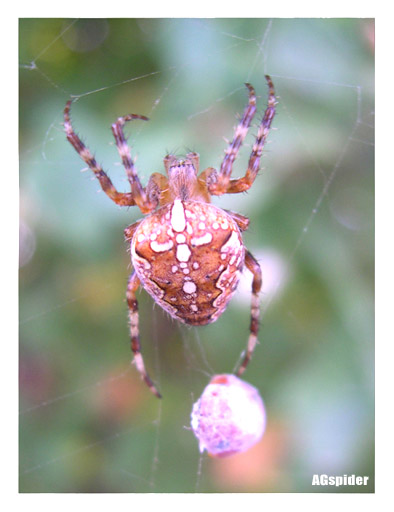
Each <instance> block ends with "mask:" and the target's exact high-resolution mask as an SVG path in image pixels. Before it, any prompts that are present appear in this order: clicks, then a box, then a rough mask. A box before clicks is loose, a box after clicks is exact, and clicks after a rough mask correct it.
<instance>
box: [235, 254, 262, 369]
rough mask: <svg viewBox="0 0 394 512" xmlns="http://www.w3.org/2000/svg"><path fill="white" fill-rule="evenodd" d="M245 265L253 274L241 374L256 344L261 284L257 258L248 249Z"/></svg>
mask: <svg viewBox="0 0 394 512" xmlns="http://www.w3.org/2000/svg"><path fill="white" fill-rule="evenodd" d="M245 265H246V268H247V269H248V270H250V272H252V274H253V282H252V306H251V315H250V335H249V339H248V345H247V349H246V354H245V356H244V359H243V361H242V363H241V366H240V367H239V369H238V371H237V375H238V376H241V375H242V374H243V372H244V371H245V369H246V367H247V365H248V363H249V361H250V359H251V357H252V354H253V351H254V349H255V347H256V344H257V341H258V340H257V334H258V331H259V317H260V301H259V293H260V290H261V286H262V283H263V281H262V276H261V268H260V265H259V264H258V262H257V260H256V259H255V258H254V257H253V256H252V255H251V253H250V252H249V251H246V253H245Z"/></svg>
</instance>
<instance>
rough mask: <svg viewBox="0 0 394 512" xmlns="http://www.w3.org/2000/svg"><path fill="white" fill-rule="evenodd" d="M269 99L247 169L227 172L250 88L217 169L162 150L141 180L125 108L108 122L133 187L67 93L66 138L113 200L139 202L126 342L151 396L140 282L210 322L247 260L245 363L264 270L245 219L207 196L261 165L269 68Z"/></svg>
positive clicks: (130, 234) (181, 310)
mask: <svg viewBox="0 0 394 512" xmlns="http://www.w3.org/2000/svg"><path fill="white" fill-rule="evenodd" d="M266 80H267V83H268V87H269V96H268V106H267V109H266V111H265V113H264V116H263V119H262V121H261V123H260V126H259V128H258V132H257V137H256V140H255V143H254V145H253V148H252V152H251V155H250V158H249V163H248V168H247V170H246V173H245V175H244V176H243V177H241V178H236V179H231V172H232V166H233V162H234V160H235V158H236V156H237V154H238V151H239V148H240V147H241V145H242V142H243V140H244V138H245V136H246V134H247V131H248V129H249V126H250V124H251V122H252V119H253V117H254V115H255V113H256V95H255V91H254V89H253V87H252V86H251V85H250V84H246V86H247V88H248V90H249V102H248V105H247V107H246V109H245V111H244V114H243V116H242V119H241V121H240V123H239V124H238V126H237V128H236V130H235V134H234V138H233V140H232V142H231V143H230V144H229V146H228V149H227V150H226V152H225V157H224V159H223V162H222V165H221V167H220V170H219V171H216V170H215V169H213V168H211V167H208V168H207V169H205V170H204V171H203V172H201V173H200V174H199V156H198V154H197V153H189V154H187V155H186V158H185V159H178V158H177V157H175V156H174V155H167V156H166V157H165V158H164V167H165V171H166V175H163V174H160V173H154V174H152V175H151V177H150V179H149V182H148V184H147V186H146V187H143V186H142V185H141V182H140V180H139V178H138V175H137V173H136V171H135V168H134V162H133V160H132V158H131V155H130V150H129V147H128V145H127V143H126V139H125V136H124V133H123V126H124V124H125V122H126V121H131V120H133V119H140V120H144V121H146V120H147V118H146V117H145V116H141V115H137V114H129V115H127V116H124V117H120V118H118V120H117V121H116V123H114V124H113V125H112V132H113V135H114V137H115V141H116V145H117V148H118V151H119V154H120V157H121V159H122V162H123V165H124V167H125V169H126V173H127V178H128V180H129V183H130V189H131V191H130V192H126V193H122V192H118V191H117V190H116V189H115V187H114V185H113V184H112V182H111V180H110V178H109V177H108V176H107V174H106V173H105V172H104V171H103V169H102V168H101V167H100V166H99V165H98V164H97V162H96V160H95V159H94V157H93V155H92V154H91V152H90V151H89V149H88V148H87V147H86V146H85V145H84V144H83V142H82V141H81V139H80V138H79V137H78V135H77V134H76V133H75V131H74V129H73V127H72V125H71V121H70V108H71V103H72V101H71V100H70V101H68V102H67V105H66V107H65V109H64V127H65V131H66V134H67V139H68V140H69V141H70V143H71V144H72V145H73V146H74V148H75V149H76V151H77V152H78V153H79V155H80V156H81V158H82V159H83V160H84V161H85V162H86V163H87V165H88V166H89V167H90V169H91V170H92V171H93V172H94V174H95V175H96V177H97V178H98V180H99V182H100V185H101V187H102V189H103V190H104V192H105V193H106V194H107V195H108V196H109V197H110V198H111V199H112V200H113V201H114V202H115V203H116V204H118V205H121V206H133V205H137V206H138V207H139V208H140V210H141V212H142V213H144V214H147V216H146V217H145V218H143V219H142V220H140V221H137V222H136V223H134V224H132V225H131V226H129V227H128V228H126V229H125V236H126V240H128V241H129V242H130V244H131V259H132V264H133V267H134V271H133V272H132V274H131V275H130V278H129V281H128V287H127V303H128V308H129V320H130V337H131V348H132V351H133V353H134V361H135V364H136V366H137V368H138V370H139V372H140V373H141V375H142V377H143V378H144V380H145V382H146V383H147V384H148V386H149V387H150V389H151V390H152V392H153V393H155V394H156V396H158V397H160V393H159V392H158V390H157V388H156V387H155V385H154V384H153V382H152V381H151V379H150V377H149V375H148V373H147V372H146V370H145V366H144V362H143V358H142V355H141V351H140V348H141V347H140V339H139V327H138V322H139V317H138V303H137V299H136V291H137V289H138V288H139V286H140V285H142V286H143V288H144V289H145V290H146V291H147V292H148V293H149V294H150V295H151V296H152V297H153V298H154V300H155V301H156V302H157V303H158V304H159V305H160V306H161V307H162V308H163V309H164V310H165V311H167V312H168V313H169V314H170V315H171V316H172V317H173V318H175V319H177V320H179V321H181V322H184V323H187V324H190V325H205V324H207V323H210V322H214V321H215V320H216V319H217V318H218V317H219V316H220V315H221V314H222V313H223V312H224V310H225V309H226V306H227V304H228V302H229V300H230V299H231V297H232V295H233V293H234V291H235V289H236V287H237V284H238V280H239V274H240V271H241V270H242V268H243V266H244V265H245V266H246V268H248V269H249V270H250V271H251V272H252V274H253V283H252V306H251V323H250V335H249V340H248V345H247V350H246V354H245V356H244V359H243V361H242V363H241V365H240V367H239V369H238V372H237V373H238V375H241V374H242V373H243V371H244V370H245V368H246V366H247V364H248V362H249V360H250V358H251V355H252V353H253V350H254V347H255V345H256V343H257V333H258V320H259V297H258V295H259V292H260V289H261V284H262V278H261V269H260V266H259V264H258V263H257V261H256V260H255V259H254V257H253V256H252V255H251V254H250V252H249V251H248V250H247V249H246V248H245V246H244V244H243V241H242V235H241V233H242V231H244V230H245V229H247V227H248V225H249V220H248V219H247V218H246V217H244V216H243V215H240V214H237V213H233V212H229V211H225V210H222V209H220V208H218V207H217V206H214V205H212V204H210V196H211V195H222V194H234V193H238V192H244V191H245V190H248V189H249V188H250V187H251V186H252V184H253V182H254V180H255V178H256V176H257V173H258V171H259V167H260V158H261V155H262V151H263V147H264V144H265V141H266V138H267V135H268V132H269V129H270V126H271V123H272V119H273V117H274V115H275V104H276V100H275V92H274V86H273V84H272V81H271V79H270V77H269V76H266Z"/></svg>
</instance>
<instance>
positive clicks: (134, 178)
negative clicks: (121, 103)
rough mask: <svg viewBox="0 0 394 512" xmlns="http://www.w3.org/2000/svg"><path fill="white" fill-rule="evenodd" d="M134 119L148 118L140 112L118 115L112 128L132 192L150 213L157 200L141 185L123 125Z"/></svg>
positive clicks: (136, 200)
mask: <svg viewBox="0 0 394 512" xmlns="http://www.w3.org/2000/svg"><path fill="white" fill-rule="evenodd" d="M134 119H140V120H142V121H148V118H147V117H145V116H141V115H139V114H129V115H127V116H123V117H118V120H117V121H116V123H114V124H113V125H112V127H111V128H112V133H113V136H114V138H115V142H116V147H117V148H118V152H119V155H120V158H121V159H122V163H123V166H124V168H125V169H126V173H127V179H128V180H129V183H130V187H131V193H132V195H133V198H134V200H135V203H136V204H137V206H138V207H139V208H140V210H141V211H142V213H150V212H151V211H153V210H154V209H155V208H156V206H157V202H155V201H151V200H150V198H149V197H148V194H147V193H146V191H145V189H144V187H143V186H142V185H141V182H140V179H139V177H138V174H137V172H136V170H135V167H134V161H133V159H132V158H131V155H130V149H129V146H128V144H127V142H126V138H125V135H124V132H123V127H124V125H125V124H126V122H127V121H133V120H134Z"/></svg>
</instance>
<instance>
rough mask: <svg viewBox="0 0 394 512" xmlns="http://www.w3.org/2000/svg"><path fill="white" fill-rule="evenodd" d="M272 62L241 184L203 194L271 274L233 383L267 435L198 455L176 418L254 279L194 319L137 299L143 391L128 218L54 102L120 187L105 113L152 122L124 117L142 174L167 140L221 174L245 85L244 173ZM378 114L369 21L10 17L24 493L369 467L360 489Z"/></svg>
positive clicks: (307, 486)
mask: <svg viewBox="0 0 394 512" xmlns="http://www.w3.org/2000/svg"><path fill="white" fill-rule="evenodd" d="M265 73H269V74H270V75H271V77H272V79H273V82H274V84H275V87H276V91H277V95H278V106H277V116H276V118H275V120H274V127H275V129H273V130H272V131H271V134H270V136H269V144H267V146H266V147H265V152H264V158H263V161H262V165H263V170H262V171H261V175H260V176H259V177H258V178H257V180H256V183H255V185H254V186H253V188H252V189H251V191H250V192H249V193H248V194H247V195H244V194H239V195H234V196H225V197H223V198H218V199H215V204H218V205H219V206H221V207H223V208H228V209H231V210H233V211H237V212H240V213H242V214H244V215H247V216H248V217H249V218H250V219H251V227H250V230H249V231H248V232H247V233H246V234H245V242H246V245H247V247H248V248H249V249H250V250H251V252H252V253H253V254H254V255H255V256H256V257H257V259H258V260H259V261H260V263H261V266H262V270H263V276H264V287H263V294H262V295H263V296H262V320H261V322H262V326H261V334H260V337H259V339H260V345H259V346H258V347H257V348H256V352H255V355H254V358H253V360H252V363H251V364H250V367H249V368H248V371H247V372H246V373H245V380H247V381H248V382H250V383H252V384H253V385H254V386H256V387H258V388H259V390H260V392H261V394H262V396H263V398H264V400H265V402H266V407H267V412H268V429H267V432H266V435H265V437H264V438H263V440H262V442H261V443H260V444H259V445H258V446H256V448H255V449H253V450H251V451H250V453H247V454H244V455H242V456H237V457H235V458H234V459H228V460H210V459H209V458H207V457H205V455H200V454H199V453H198V446H197V441H196V439H195V438H194V437H193V434H192V432H191V431H190V429H189V418H190V411H191V407H192V404H193V403H194V402H195V401H196V400H197V398H198V397H199V395H200V394H201V392H202V390H203V388H204V386H205V385H206V384H207V383H208V381H209V379H210V377H211V376H212V375H213V374H215V373H230V372H231V371H232V370H233V369H234V368H235V367H236V365H237V362H239V359H240V357H241V353H242V350H243V349H244V348H245V345H246V340H247V335H248V322H249V301H250V279H249V278H248V276H247V275H246V273H245V276H244V279H243V282H242V283H241V285H240V287H239V290H238V292H237V295H236V296H235V297H234V299H233V301H232V303H231V305H230V306H229V308H228V311H226V313H225V314H224V315H223V316H222V317H221V318H220V319H219V320H218V321H217V322H216V323H215V324H213V325H211V326H207V327H204V328H200V329H196V328H193V329H190V328H187V327H184V326H179V325H178V324H176V323H175V322H173V321H172V320H170V319H169V318H168V317H167V316H166V315H165V314H164V313H162V311H161V310H160V309H159V308H158V307H157V306H155V305H153V304H152V301H151V300H150V299H149V298H148V297H147V296H146V294H145V293H144V292H141V294H140V295H139V301H140V324H141V325H140V326H141V343H142V351H143V354H144V358H145V362H146V365H147V367H148V368H149V371H150V374H151V376H152V377H153V379H154V381H155V382H156V383H157V384H158V386H159V389H160V390H161V392H162V394H163V395H164V399H163V400H162V401H158V400H156V399H155V398H154V397H153V396H151V394H150V393H149V391H148V390H147V389H146V388H145V387H144V385H143V383H141V382H140V379H139V377H138V375H137V372H136V370H135V368H134V367H132V366H131V365H130V359H131V354H130V352H129V345H128V329H127V315H126V305H125V302H124V293H125V285H126V281H127V275H128V272H130V270H131V269H130V263H129V256H128V254H127V251H126V248H125V246H124V244H123V243H122V236H123V234H122V233H123V228H124V227H126V226H127V225H129V224H131V223H133V222H134V221H135V220H137V219H138V218H139V214H138V212H137V211H134V210H133V209H129V210H121V209H120V208H117V207H116V206H115V205H114V204H112V203H111V202H110V201H109V200H108V199H107V198H106V196H105V195H104V194H103V193H98V194H96V190H97V189H98V183H96V182H95V181H94V180H92V176H91V173H90V171H88V172H84V173H82V174H81V173H80V172H79V171H80V170H81V169H83V166H84V165H83V162H82V161H81V160H80V159H79V158H78V156H77V155H76V154H75V152H74V151H73V150H72V148H71V146H69V144H68V143H67V141H66V140H65V135H64V132H63V129H62V110H63V107H64V105H65V102H66V101H67V99H69V98H70V96H72V97H74V98H76V99H77V100H78V101H76V102H74V104H73V110H72V118H73V123H74V126H75V128H76V130H77V132H78V133H79V134H80V135H81V136H82V138H83V140H84V141H85V142H86V144H87V145H88V146H89V147H90V149H91V150H92V151H93V152H94V153H95V155H96V157H97V159H98V161H99V162H100V163H101V164H102V165H103V168H104V169H105V170H107V171H108V173H109V174H110V176H111V179H112V180H113V181H114V183H115V184H116V186H117V187H118V189H119V190H126V188H127V181H126V178H125V174H124V172H123V169H122V168H121V166H120V165H119V164H118V163H117V162H118V156H117V152H116V148H115V147H114V144H113V143H112V144H110V142H111V133H110V130H109V127H110V124H111V123H112V122H113V121H114V120H115V118H116V117H117V116H119V115H124V114H126V113H130V112H133V113H138V114H144V115H147V116H148V117H149V118H150V121H149V123H138V122H135V123H134V124H131V125H130V126H128V127H127V130H128V134H129V135H130V139H129V142H130V144H131V146H132V153H133V156H135V155H136V156H137V163H136V165H137V170H138V172H139V175H140V176H141V179H142V181H143V183H144V184H145V183H146V182H147V179H148V177H149V175H150V174H151V173H152V172H157V171H159V172H162V169H163V166H162V158H163V157H164V155H165V154H166V153H167V152H175V153H178V154H184V153H186V152H187V151H189V150H193V151H197V152H199V153H200V157H201V166H202V168H205V167H208V166H213V167H216V168H218V167H219V166H220V162H221V158H222V156H223V150H224V149H225V148H226V142H225V141H223V137H226V138H228V139H231V137H232V127H233V126H234V125H235V123H236V120H235V114H236V113H238V114H240V113H241V112H242V109H243V108H244V105H245V102H246V98H247V95H246V90H245V87H244V85H243V83H244V82H251V83H252V84H253V85H254V87H255V89H256V91H257V94H258V96H259V99H258V106H259V110H258V116H257V118H256V120H255V122H254V126H253V127H252V128H251V130H250V133H249V135H248V137H247V139H246V142H245V144H244V147H243V149H242V151H241V153H240V155H239V157H238V159H237V163H236V166H235V170H234V174H235V175H236V176H240V175H241V173H242V172H244V169H245V168H246V162H247V159H248V157H249V153H250V150H251V145H252V144H253V134H255V133H256V131H257V129H256V126H257V123H258V122H259V120H260V119H261V115H262V113H263V111H264V109H265V106H266V98H267V89H266V85H265V82H264V74H265ZM373 109H374V106H373V22H372V20H368V19H366V20H358V19H348V20H327V19H326V20H313V19H309V20H303V19H299V20H291V19H288V20H284V19H283V20H281V19H274V20H265V19H228V20H221V19H194V20H193V19H188V20H186V19H167V20H160V19H156V20H148V19H144V20H131V19H122V20H104V19H100V20H50V19H48V20H44V19H35V20H34V19H30V20H28V19H22V20H21V21H20V110H21V112H23V116H22V118H21V125H20V132H21V139H20V141H21V142H20V165H21V170H20V182H21V183H20V184H21V227H20V237H21V254H20V264H21V271H20V343H21V345H20V468H19V469H20V491H21V492H24V493H25V492H40V493H60V492H63V493H64V492H69V493H75V492H90V493H96V492H100V493H105V492H110V493H163V492H164V493H185V492H186V493H189V492H190V493H195V492H198V493H207V492H232V493H234V492H241V493H243V492H311V491H312V490H315V489H313V488H312V487H311V481H312V475H313V474H315V473H328V474H329V473H330V472H333V473H334V474H343V473H355V474H363V475H364V474H365V475H369V476H370V485H369V486H368V487H367V488H363V489H361V492H365V491H367V492H371V489H373V366H372V363H371V360H372V357H373V317H372V305H373V298H372V290H373V146H374V138H373V123H374V111H373ZM320 490H322V491H325V489H324V488H322V489H320ZM330 490H332V489H330ZM334 490H335V489H334ZM353 491H354V489H350V492H353ZM357 492H360V489H359V488H358V489H357Z"/></svg>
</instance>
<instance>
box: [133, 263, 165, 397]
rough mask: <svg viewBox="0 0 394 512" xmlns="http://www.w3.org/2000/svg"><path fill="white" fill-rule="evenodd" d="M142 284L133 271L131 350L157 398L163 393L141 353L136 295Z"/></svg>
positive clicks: (144, 378)
mask: <svg viewBox="0 0 394 512" xmlns="http://www.w3.org/2000/svg"><path fill="white" fill-rule="evenodd" d="M139 286H140V280H139V279H138V277H137V274H136V273H135V272H133V273H132V274H131V275H130V277H129V281H128V283H127V292H126V297H127V305H128V308H129V321H130V338H131V350H132V352H133V354H134V360H133V362H134V364H135V365H136V367H137V370H138V371H139V372H140V374H141V377H142V378H143V380H144V381H145V383H146V385H147V386H148V387H149V389H150V390H151V391H152V393H153V394H154V395H156V396H157V398H161V394H160V393H159V391H158V390H157V388H156V386H155V385H154V384H153V381H152V380H151V378H150V377H149V375H148V373H147V371H146V370H145V365H144V360H143V358H142V354H141V344H140V333H139V314H138V302H137V297H136V291H137V290H138V288H139Z"/></svg>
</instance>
